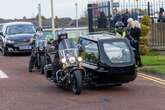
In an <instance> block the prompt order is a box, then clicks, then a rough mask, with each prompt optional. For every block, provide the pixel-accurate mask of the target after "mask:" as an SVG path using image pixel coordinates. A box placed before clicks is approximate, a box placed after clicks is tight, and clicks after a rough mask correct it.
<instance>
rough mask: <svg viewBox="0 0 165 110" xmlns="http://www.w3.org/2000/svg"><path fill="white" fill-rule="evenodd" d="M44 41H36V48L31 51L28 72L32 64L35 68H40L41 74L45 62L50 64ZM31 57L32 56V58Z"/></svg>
mask: <svg viewBox="0 0 165 110" xmlns="http://www.w3.org/2000/svg"><path fill="white" fill-rule="evenodd" d="M45 43H46V41H45V40H42V41H38V43H37V44H36V45H37V46H36V48H34V49H33V51H32V56H31V59H30V62H29V72H32V71H31V70H32V69H33V65H34V66H35V68H37V69H38V70H40V72H41V74H44V67H45V65H47V64H51V58H50V56H49V54H48V52H47V47H46V46H45ZM32 57H33V58H32Z"/></svg>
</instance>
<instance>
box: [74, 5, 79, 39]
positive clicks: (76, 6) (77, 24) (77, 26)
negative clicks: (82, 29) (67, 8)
mask: <svg viewBox="0 0 165 110" xmlns="http://www.w3.org/2000/svg"><path fill="white" fill-rule="evenodd" d="M75 8H76V28H77V36H79V31H78V28H79V23H78V3H77V2H76V3H75Z"/></svg>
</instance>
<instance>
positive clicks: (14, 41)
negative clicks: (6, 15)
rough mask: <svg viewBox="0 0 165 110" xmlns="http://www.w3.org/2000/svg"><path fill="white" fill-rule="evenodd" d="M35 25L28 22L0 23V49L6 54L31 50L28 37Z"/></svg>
mask: <svg viewBox="0 0 165 110" xmlns="http://www.w3.org/2000/svg"><path fill="white" fill-rule="evenodd" d="M34 34H35V27H34V25H33V24H32V23H29V22H11V23H5V24H1V25H0V50H1V51H2V53H3V55H4V56H6V55H8V54H9V53H16V52H31V50H32V47H31V46H30V44H29V41H30V39H31V38H32V36H33V35H34Z"/></svg>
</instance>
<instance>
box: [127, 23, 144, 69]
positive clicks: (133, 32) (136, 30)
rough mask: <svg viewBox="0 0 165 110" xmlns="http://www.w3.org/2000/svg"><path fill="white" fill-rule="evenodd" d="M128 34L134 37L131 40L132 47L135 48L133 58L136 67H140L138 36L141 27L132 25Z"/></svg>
mask: <svg viewBox="0 0 165 110" xmlns="http://www.w3.org/2000/svg"><path fill="white" fill-rule="evenodd" d="M130 36H132V38H133V39H134V42H133V45H132V46H133V47H134V48H135V50H136V51H135V59H136V64H137V65H138V67H142V66H143V65H142V62H141V57H140V51H139V50H140V49H139V45H140V36H141V29H140V27H136V26H135V27H134V28H131V30H130Z"/></svg>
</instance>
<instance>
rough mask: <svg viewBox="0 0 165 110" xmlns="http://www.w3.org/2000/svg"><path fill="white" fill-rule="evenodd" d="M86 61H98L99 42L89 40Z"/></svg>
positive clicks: (95, 62) (94, 62) (86, 48)
mask: <svg viewBox="0 0 165 110" xmlns="http://www.w3.org/2000/svg"><path fill="white" fill-rule="evenodd" d="M84 52H85V61H86V62H88V63H93V64H97V63H98V58H99V57H98V46H97V43H95V42H92V41H88V42H87V44H86V45H85V47H84Z"/></svg>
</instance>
